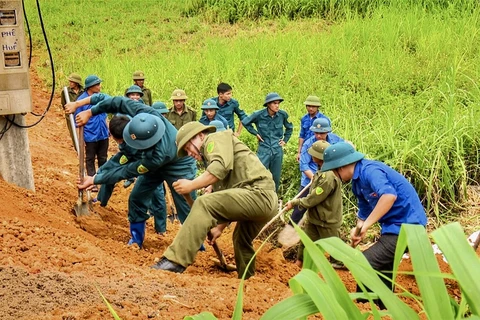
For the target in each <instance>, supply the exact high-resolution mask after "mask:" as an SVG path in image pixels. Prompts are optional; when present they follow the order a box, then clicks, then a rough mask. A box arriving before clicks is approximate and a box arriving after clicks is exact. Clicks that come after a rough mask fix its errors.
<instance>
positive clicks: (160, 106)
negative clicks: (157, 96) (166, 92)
mask: <svg viewBox="0 0 480 320" xmlns="http://www.w3.org/2000/svg"><path fill="white" fill-rule="evenodd" d="M152 108H153V109H155V110H157V111H158V112H160V113H168V112H169V111H168V109H167V106H166V105H165V103H163V102H161V101H157V102H155V103H154V104H152Z"/></svg>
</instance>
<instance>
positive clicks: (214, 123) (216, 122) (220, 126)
mask: <svg viewBox="0 0 480 320" xmlns="http://www.w3.org/2000/svg"><path fill="white" fill-rule="evenodd" d="M209 125H211V126H215V128H217V132H220V131H225V130H227V129H226V128H225V126H224V125H223V123H222V121H219V120H212V121H210V124H209Z"/></svg>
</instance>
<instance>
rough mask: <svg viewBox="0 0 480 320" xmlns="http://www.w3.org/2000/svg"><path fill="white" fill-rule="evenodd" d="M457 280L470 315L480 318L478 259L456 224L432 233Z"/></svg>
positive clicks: (479, 270)
mask: <svg viewBox="0 0 480 320" xmlns="http://www.w3.org/2000/svg"><path fill="white" fill-rule="evenodd" d="M432 237H433V239H434V240H435V242H436V243H437V244H438V246H439V247H440V249H441V250H442V252H443V254H444V255H445V257H446V258H447V260H448V263H449V264H450V268H451V269H452V272H453V274H454V275H455V277H456V278H457V280H458V284H459V286H460V287H461V289H462V293H463V294H464V295H465V298H466V300H467V302H468V305H469V307H470V310H471V312H472V314H474V315H477V316H480V259H479V258H478V256H477V255H476V253H475V252H474V251H473V250H472V248H471V247H470V245H469V244H468V242H467V240H466V239H465V235H464V233H463V231H462V228H461V227H460V224H459V223H458V222H455V223H451V224H448V225H446V226H443V227H442V228H440V229H438V230H435V231H433V232H432Z"/></svg>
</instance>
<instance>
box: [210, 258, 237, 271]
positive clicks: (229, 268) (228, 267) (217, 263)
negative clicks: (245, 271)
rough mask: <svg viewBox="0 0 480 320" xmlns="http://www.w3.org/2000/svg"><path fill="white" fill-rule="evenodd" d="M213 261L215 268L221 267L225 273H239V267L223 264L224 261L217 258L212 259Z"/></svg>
mask: <svg viewBox="0 0 480 320" xmlns="http://www.w3.org/2000/svg"><path fill="white" fill-rule="evenodd" d="M211 260H212V261H213V264H214V265H215V266H217V267H219V268H220V269H222V270H223V271H226V272H232V271H237V267H236V266H235V265H233V264H230V263H225V262H223V263H222V261H220V260H219V259H217V258H211Z"/></svg>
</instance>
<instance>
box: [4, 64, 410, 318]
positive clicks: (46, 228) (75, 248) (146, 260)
mask: <svg viewBox="0 0 480 320" xmlns="http://www.w3.org/2000/svg"><path fill="white" fill-rule="evenodd" d="M31 80H32V89H33V102H34V110H35V111H36V112H42V111H43V109H44V108H45V106H46V105H47V103H48V98H49V92H48V90H47V89H46V88H45V87H44V85H43V84H42V82H41V81H40V80H39V78H38V76H37V75H36V74H35V72H33V73H32V74H31ZM59 100H60V99H59V97H58V95H57V96H56V98H55V106H53V107H52V109H51V110H50V112H49V113H48V116H47V117H46V118H45V119H44V120H43V121H42V122H41V123H40V124H39V125H38V126H35V127H34V128H32V129H29V132H28V134H29V139H30V147H31V153H32V162H33V168H34V176H35V186H36V192H31V191H27V190H24V189H21V188H18V187H16V186H14V185H10V184H8V183H6V182H5V181H3V180H0V190H1V196H0V208H1V209H0V283H1V286H0V298H1V301H2V303H1V304H0V319H69V320H72V319H109V318H111V316H110V314H109V312H108V309H107V307H106V306H105V304H104V303H103V301H102V298H101V296H100V294H99V292H98V291H97V288H98V289H99V290H100V291H101V292H102V293H103V295H104V296H105V297H106V298H107V299H108V300H109V301H110V302H111V303H112V305H113V307H114V308H115V310H116V311H117V312H118V314H119V315H120V316H121V317H122V318H123V319H147V318H156V319H183V317H184V316H186V315H193V314H196V313H199V312H201V311H211V312H213V313H214V314H215V316H216V317H218V318H219V319H229V318H231V316H232V312H233V308H234V305H235V301H236V296H237V290H238V285H239V280H238V279H237V278H236V273H231V274H227V273H223V272H221V271H219V270H218V269H216V268H215V267H214V266H213V263H212V262H211V261H210V258H212V257H214V256H215V253H214V251H213V249H212V248H210V247H208V248H207V251H206V252H201V253H199V254H198V256H197V259H196V261H195V263H194V265H192V266H190V267H189V268H188V269H187V271H186V272H185V273H184V274H181V275H178V274H173V273H169V272H163V271H156V270H152V269H150V268H149V266H151V265H152V264H154V263H155V261H156V259H158V258H159V257H160V256H161V253H162V252H163V251H164V250H165V248H166V247H167V246H168V244H170V243H171V242H172V240H173V238H174V236H175V234H176V231H177V230H178V228H179V225H178V223H177V224H170V223H169V224H168V226H167V228H168V232H167V235H166V236H164V237H159V236H156V235H154V233H153V226H152V222H150V223H149V224H148V229H147V238H146V241H145V250H137V249H135V248H132V247H128V246H127V245H126V242H127V241H128V239H129V233H128V224H127V218H126V216H127V215H126V212H127V198H128V193H129V190H125V189H124V188H123V187H120V188H117V189H116V192H115V194H114V196H113V197H112V199H111V201H110V203H109V206H108V207H107V208H101V207H100V206H99V205H98V203H97V204H96V205H95V213H94V214H92V215H91V216H90V217H86V218H82V219H78V218H76V217H75V216H74V215H73V213H72V207H73V204H74V203H75V201H76V198H77V190H76V188H75V185H74V181H75V177H76V175H77V158H76V154H75V152H74V149H73V147H72V145H71V142H70V141H69V136H68V131H67V129H66V125H65V121H64V117H63V113H62V110H61V109H60V107H59ZM27 120H28V123H32V122H34V120H35V119H34V117H33V116H31V115H29V116H28V119H27ZM110 151H111V153H114V152H115V146H112V147H111V150H110ZM228 233H231V230H230V231H228ZM219 245H220V247H221V248H222V249H223V251H224V252H225V253H226V255H227V259H229V260H233V248H232V244H231V237H230V234H227V235H223V236H222V237H221V238H220V240H219ZM258 245H259V243H257V246H258ZM402 268H403V269H405V270H409V269H410V268H411V267H410V266H409V265H408V263H407V264H406V265H404V266H402ZM298 271H299V269H298V268H297V267H295V266H294V265H293V263H291V262H288V261H285V260H284V258H283V255H282V252H281V251H280V250H279V249H272V248H269V247H268V246H267V247H266V248H265V249H263V250H262V252H261V254H260V255H259V257H258V259H257V274H256V276H255V277H253V278H252V279H250V280H248V281H247V282H246V287H245V293H246V294H245V301H244V317H243V319H258V318H260V316H261V315H262V314H263V313H264V312H265V310H267V309H268V308H269V307H270V306H272V305H274V304H275V303H276V302H278V301H280V300H282V299H283V298H285V297H287V296H289V295H290V290H289V289H288V285H287V284H288V280H289V279H290V278H291V277H292V276H294V275H295V274H296V273H297V272H298ZM340 275H341V277H342V279H343V280H344V282H345V283H346V284H347V288H348V289H349V290H351V291H353V290H354V288H355V285H354V282H353V281H352V279H351V276H350V275H349V273H348V272H347V271H341V272H340ZM404 281H405V282H406V284H404V286H405V287H413V288H414V287H415V283H414V281H413V280H412V279H411V278H410V279H409V278H406V279H405V280H404Z"/></svg>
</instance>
